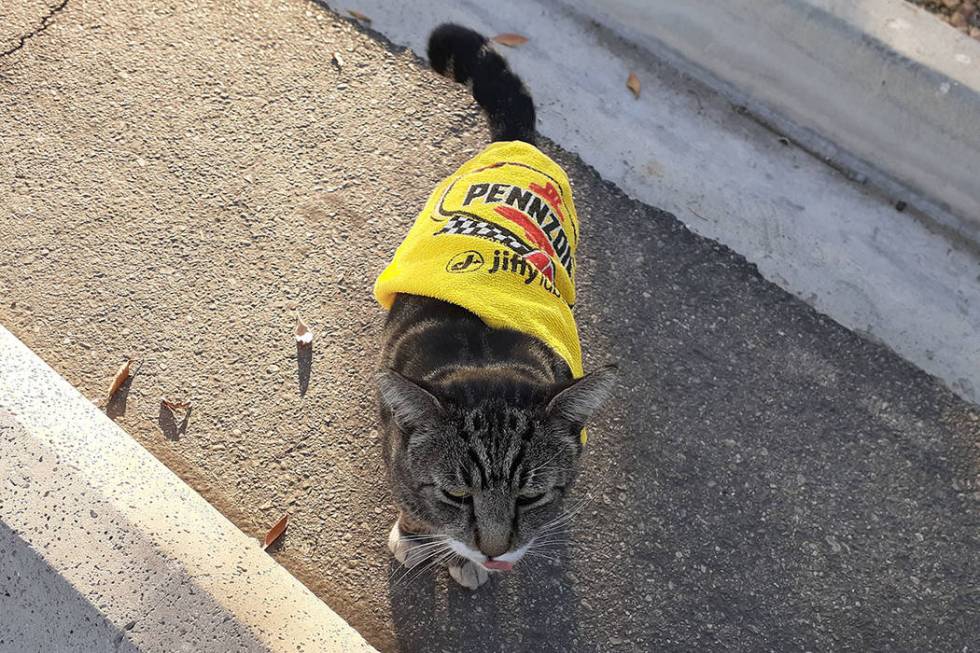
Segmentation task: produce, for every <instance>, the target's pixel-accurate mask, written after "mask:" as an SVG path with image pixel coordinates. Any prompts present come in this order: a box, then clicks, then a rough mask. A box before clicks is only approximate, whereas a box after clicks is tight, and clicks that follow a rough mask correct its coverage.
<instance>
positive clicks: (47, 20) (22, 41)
mask: <svg viewBox="0 0 980 653" xmlns="http://www.w3.org/2000/svg"><path fill="white" fill-rule="evenodd" d="M67 6H68V0H61V4H59V5H56V6H54V7H52V8H51V9H50V10H49V11H48V13H47V14H46V15H44V16H42V17H41V24H40V25H39V26H38V28H37V29H35V30H33V31H31V32H28V33H27V34H23V35H21V36H20V37H18V43H17V45H15V46H14V47H12V48H10V49H9V50H6V51H5V52H0V59H2V58H4V57H7V56H10V55H12V54H13V53H15V52H17V51H18V50H20V49H21V48H23V47H24V45H26V44H27V42H28V41H29V40H31V39H32V38H34V37H35V36H37V35H38V34H40V33H41V32H43V31H44V30H46V29H48V26H49V25H50V24H51V21H52V20H54V17H55V16H57V15H58V14H59V13H61V12H62V11H63V10H64V9H65V8H66V7H67Z"/></svg>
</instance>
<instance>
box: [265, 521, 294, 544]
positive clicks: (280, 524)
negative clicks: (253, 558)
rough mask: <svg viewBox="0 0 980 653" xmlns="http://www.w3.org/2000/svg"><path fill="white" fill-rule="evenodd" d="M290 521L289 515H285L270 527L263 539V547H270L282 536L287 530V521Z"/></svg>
mask: <svg viewBox="0 0 980 653" xmlns="http://www.w3.org/2000/svg"><path fill="white" fill-rule="evenodd" d="M288 521H289V515H288V514H287V515H283V516H282V519H280V520H279V521H277V522H276V525H275V526H273V527H272V528H270V529H269V532H268V533H266V534H265V539H264V540H262V548H263V549H268V548H269V547H270V546H271V545H272V544H273V543H274V542H275V541H276V540H278V539H279V538H280V537H282V534H283V532H284V531H285V530H286V522H288Z"/></svg>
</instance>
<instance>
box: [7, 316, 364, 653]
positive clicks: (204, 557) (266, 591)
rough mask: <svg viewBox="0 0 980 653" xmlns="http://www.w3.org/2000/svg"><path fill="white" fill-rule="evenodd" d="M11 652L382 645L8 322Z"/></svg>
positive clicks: (354, 648)
mask: <svg viewBox="0 0 980 653" xmlns="http://www.w3.org/2000/svg"><path fill="white" fill-rule="evenodd" d="M0 453H2V455H0V651H3V652H8V651H9V652H10V653H13V652H15V651H16V652H22V651H39V652H42V651H43V652H49V651H50V652H55V651H57V652H68V651H78V652H79V653H81V652H85V653H92V652H94V651H110V650H111V651H160V652H164V651H166V652H168V653H170V652H173V651H311V652H312V651H316V652H320V651H343V652H344V653H347V652H348V651H363V652H364V653H369V652H370V651H373V650H374V649H372V648H371V647H370V646H368V645H367V644H366V643H365V642H364V640H363V639H362V638H361V636H360V635H358V634H357V633H356V632H355V631H354V630H353V629H352V628H350V627H349V626H348V625H347V624H346V623H345V622H344V621H343V620H342V619H340V618H339V617H338V616H337V615H336V614H334V613H333V612H331V611H330V609H329V608H327V606H326V605H324V604H323V602H322V601H320V600H319V599H317V598H316V597H315V596H313V595H312V594H311V593H310V592H309V590H307V589H306V588H305V587H304V586H303V585H301V584H300V583H299V581H297V580H296V579H295V578H293V577H292V576H290V575H289V573H288V572H287V571H286V570H285V569H283V568H282V567H280V566H279V565H278V564H277V563H276V562H275V561H274V560H273V559H272V558H270V557H269V556H268V555H267V554H266V553H265V552H264V551H262V550H261V548H260V547H259V544H258V542H256V541H255V540H253V539H251V538H249V537H247V536H246V535H245V534H243V533H242V532H241V531H239V530H238V529H237V528H236V527H235V526H234V525H233V524H231V522H229V521H228V520H227V519H225V518H224V517H223V516H221V514H220V513H218V511H217V510H215V509H214V508H213V507H211V506H210V505H209V504H208V503H207V502H206V501H205V500H204V499H202V498H201V497H200V495H198V494H197V493H195V492H194V491H193V490H192V489H190V488H189V487H188V486H187V485H185V484H184V482H183V481H181V480H180V479H179V478H177V476H175V475H174V474H173V472H171V471H170V470H168V469H167V468H166V467H164V466H163V465H162V464H161V463H160V462H158V461H157V460H156V459H155V458H153V456H152V455H150V453H149V452H147V451H146V450H145V449H144V448H142V447H141V446H140V445H139V444H137V443H136V442H135V441H134V440H133V439H132V438H130V436H129V435H127V434H126V433H124V432H123V431H122V430H121V429H120V428H119V427H118V426H116V425H115V424H114V423H113V422H112V421H111V420H110V419H109V418H108V417H107V416H106V415H105V414H104V413H103V412H102V411H100V410H99V409H98V408H96V407H95V406H94V405H93V404H92V403H91V402H89V401H88V400H87V399H85V398H84V397H83V396H81V395H80V394H79V393H78V391H77V390H75V389H74V388H72V387H71V385H69V384H68V383H67V382H66V381H65V380H64V379H62V378H61V377H59V376H58V375H57V374H56V373H55V372H54V371H53V370H51V368H49V367H48V366H47V365H45V364H44V363H43V362H42V361H41V360H40V359H39V358H37V356H35V355H34V354H33V353H32V352H31V351H30V350H28V349H27V347H25V346H24V345H23V344H21V343H20V342H18V341H17V339H16V338H14V336H13V335H11V334H10V332H9V331H7V330H6V329H4V328H3V327H0Z"/></svg>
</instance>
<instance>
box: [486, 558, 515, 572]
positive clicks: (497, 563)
mask: <svg viewBox="0 0 980 653" xmlns="http://www.w3.org/2000/svg"><path fill="white" fill-rule="evenodd" d="M483 566H484V567H486V568H487V569H493V570H495V571H510V570H511V569H513V568H514V563H513V562H507V561H506V560H487V561H486V562H484V563H483Z"/></svg>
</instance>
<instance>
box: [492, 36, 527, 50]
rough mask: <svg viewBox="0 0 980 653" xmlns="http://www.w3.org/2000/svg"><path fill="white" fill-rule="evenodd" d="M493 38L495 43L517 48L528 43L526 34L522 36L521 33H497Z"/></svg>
mask: <svg viewBox="0 0 980 653" xmlns="http://www.w3.org/2000/svg"><path fill="white" fill-rule="evenodd" d="M491 40H492V41H493V42H494V43H499V44H500V45H506V46H507V47H509V48H516V47H518V46H520V45H524V44H525V43H527V37H526V36H521V35H520V34H513V33H511V32H505V33H503V34H497V35H496V36H495V37H493V38H492V39H491Z"/></svg>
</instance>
